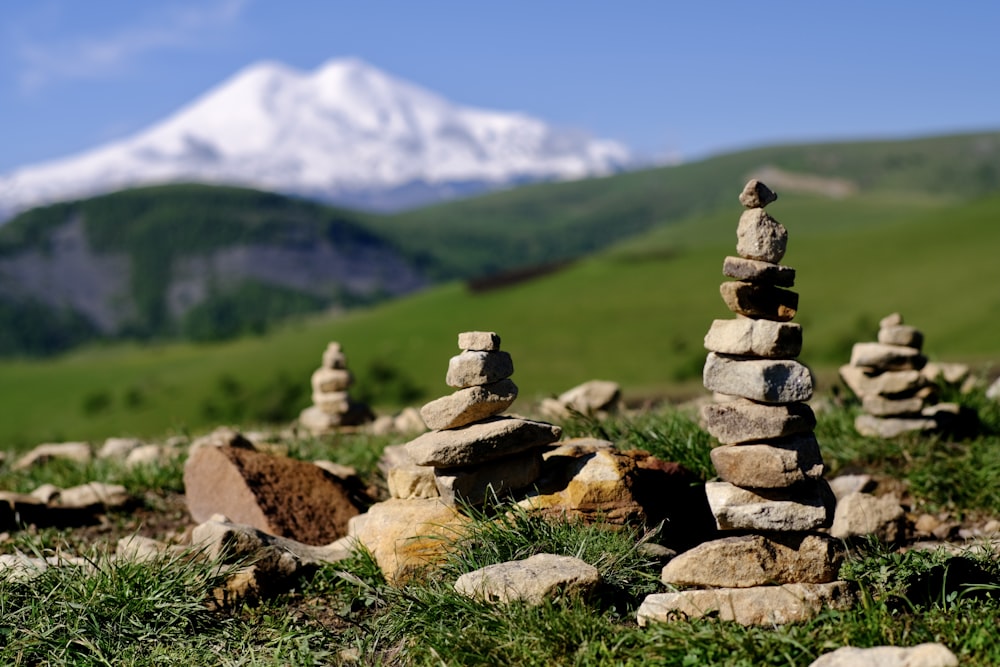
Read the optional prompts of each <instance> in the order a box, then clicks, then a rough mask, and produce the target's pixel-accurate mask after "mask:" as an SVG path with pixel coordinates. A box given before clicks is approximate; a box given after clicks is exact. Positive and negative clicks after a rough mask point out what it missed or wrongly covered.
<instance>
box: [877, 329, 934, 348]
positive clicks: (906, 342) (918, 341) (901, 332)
mask: <svg viewBox="0 0 1000 667" xmlns="http://www.w3.org/2000/svg"><path fill="white" fill-rule="evenodd" d="M878 342H880V343H882V344H883V345H903V346H905V347H914V348H916V349H918V350H919V349H920V348H921V347H923V344H924V335H923V334H922V333H920V331H918V330H917V328H916V327H911V326H908V325H906V324H897V325H895V326H890V327H882V328H881V329H879V330H878Z"/></svg>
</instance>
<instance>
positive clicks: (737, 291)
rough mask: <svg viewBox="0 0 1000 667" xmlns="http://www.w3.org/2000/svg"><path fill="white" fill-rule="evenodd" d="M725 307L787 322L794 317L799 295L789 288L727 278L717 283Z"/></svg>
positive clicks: (739, 313)
mask: <svg viewBox="0 0 1000 667" xmlns="http://www.w3.org/2000/svg"><path fill="white" fill-rule="evenodd" d="M719 293H720V294H721V295H722V300H723V302H725V304H726V307H727V308H729V310H731V311H733V312H734V313H736V314H738V315H745V316H747V317H754V318H763V319H768V320H777V321H779V322H787V321H789V320H791V319H792V318H794V317H795V313H796V311H797V310H798V307H799V295H798V294H797V293H795V292H793V291H791V290H787V289H782V288H781V287H774V286H772V285H760V284H757V283H746V282H742V281H738V280H729V281H726V282H724V283H722V284H721V285H719Z"/></svg>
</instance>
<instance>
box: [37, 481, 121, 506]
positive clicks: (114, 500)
mask: <svg viewBox="0 0 1000 667" xmlns="http://www.w3.org/2000/svg"><path fill="white" fill-rule="evenodd" d="M130 502H132V496H130V495H129V493H128V491H126V490H125V487H124V486H122V485H121V484H105V483H104V482H88V483H87V484H80V485H79V486H72V487H70V488H68V489H62V490H61V491H59V494H58V497H57V498H56V499H55V504H57V505H59V506H60V507H94V506H100V507H103V508H105V509H119V508H122V507H124V506H126V505H128V504H129V503H130Z"/></svg>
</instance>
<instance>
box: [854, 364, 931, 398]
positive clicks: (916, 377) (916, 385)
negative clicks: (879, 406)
mask: <svg viewBox="0 0 1000 667" xmlns="http://www.w3.org/2000/svg"><path fill="white" fill-rule="evenodd" d="M840 379H842V380H843V381H844V384H846V385H847V386H848V388H849V389H850V390H851V391H853V392H854V394H855V395H856V396H859V397H862V396H896V395H900V394H907V393H911V392H914V391H916V390H918V389H920V388H921V387H924V386H926V385H927V379H926V378H925V377H924V376H923V374H922V373H921V371H918V370H913V369H910V370H904V371H885V372H884V373H877V374H874V375H873V374H872V373H871V372H870V371H868V370H866V369H865V368H862V367H860V366H850V365H844V366H841V367H840Z"/></svg>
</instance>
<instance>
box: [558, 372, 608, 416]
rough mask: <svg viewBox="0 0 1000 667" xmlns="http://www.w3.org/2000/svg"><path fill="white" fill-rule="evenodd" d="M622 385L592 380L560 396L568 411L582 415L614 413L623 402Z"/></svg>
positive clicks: (560, 400)
mask: <svg viewBox="0 0 1000 667" xmlns="http://www.w3.org/2000/svg"><path fill="white" fill-rule="evenodd" d="M621 394H622V390H621V385H619V384H618V383H617V382H611V381H610V380H590V381H588V382H584V383H583V384H581V385H577V386H575V387H573V388H572V389H568V390H566V391H564V392H563V393H561V394H559V398H558V399H557V400H558V401H559V403H561V404H562V405H563V406H564V407H565V408H566V409H568V410H569V411H571V412H575V413H578V414H581V415H595V414H598V413H600V412H610V411H614V410H615V409H616V408H617V406H618V401H619V400H621Z"/></svg>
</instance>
